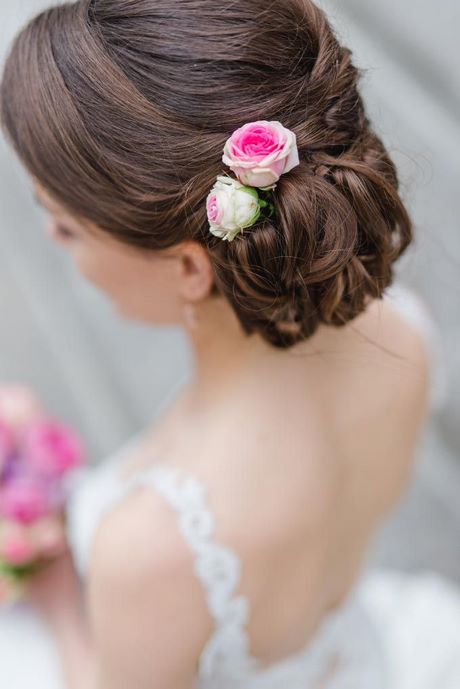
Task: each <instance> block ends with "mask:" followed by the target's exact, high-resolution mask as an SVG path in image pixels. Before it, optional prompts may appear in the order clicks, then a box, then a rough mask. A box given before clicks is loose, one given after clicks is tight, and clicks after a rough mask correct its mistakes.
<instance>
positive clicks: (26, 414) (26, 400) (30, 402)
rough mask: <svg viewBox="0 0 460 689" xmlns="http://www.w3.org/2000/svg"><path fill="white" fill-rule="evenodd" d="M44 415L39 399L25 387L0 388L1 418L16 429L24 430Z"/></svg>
mask: <svg viewBox="0 0 460 689" xmlns="http://www.w3.org/2000/svg"><path fill="white" fill-rule="evenodd" d="M41 413H42V407H41V405H40V402H39V400H38V398H37V397H36V396H35V395H34V393H33V392H32V391H31V390H29V388H27V387H25V386H23V385H3V386H1V387H0V417H1V418H2V419H3V420H4V421H5V422H6V423H7V424H9V425H10V426H12V427H13V428H14V429H16V430H17V429H22V428H23V427H24V426H26V425H27V424H28V423H30V422H31V421H34V420H35V419H36V418H37V417H38V416H40V414H41Z"/></svg>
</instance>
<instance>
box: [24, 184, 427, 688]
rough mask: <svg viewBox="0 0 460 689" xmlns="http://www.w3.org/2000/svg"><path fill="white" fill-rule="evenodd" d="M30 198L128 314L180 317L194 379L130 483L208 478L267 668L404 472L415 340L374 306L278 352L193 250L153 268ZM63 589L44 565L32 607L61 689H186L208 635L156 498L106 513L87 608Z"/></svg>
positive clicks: (165, 257)
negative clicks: (64, 677)
mask: <svg viewBox="0 0 460 689" xmlns="http://www.w3.org/2000/svg"><path fill="white" fill-rule="evenodd" d="M35 191H36V194H37V196H38V197H39V199H40V202H41V203H42V204H43V205H44V206H45V207H46V208H47V209H48V211H49V214H50V223H49V227H48V230H49V236H50V238H51V239H52V240H53V241H57V242H59V243H60V244H61V245H62V246H63V248H64V249H65V250H67V251H68V252H69V253H70V255H71V257H72V259H73V260H74V262H75V265H76V266H77V268H78V269H79V270H80V272H81V273H82V275H83V276H84V277H85V278H86V279H88V280H90V281H91V282H92V283H93V284H95V285H96V286H97V287H98V288H99V289H100V290H102V291H103V292H104V293H105V294H106V295H107V296H108V297H109V299H110V300H111V301H112V303H113V305H114V307H115V308H116V310H117V311H118V312H119V314H120V315H121V316H122V317H124V318H130V319H136V320H140V321H143V322H146V323H152V324H153V323H154V324H156V325H158V324H171V323H176V324H180V325H181V326H182V327H183V328H184V329H185V331H186V332H187V335H188V337H189V340H190V344H191V347H192V351H193V354H194V358H195V369H194V375H193V377H192V379H191V381H190V383H189V384H188V385H187V387H186V388H184V389H183V390H182V391H181V392H180V394H179V395H178V396H177V398H176V399H175V400H174V401H173V403H172V404H171V405H170V406H169V407H168V409H167V410H165V412H164V413H163V414H162V417H161V418H160V419H159V420H158V421H157V422H156V424H155V426H154V427H152V428H149V429H146V433H145V435H144V437H143V439H142V440H141V441H140V443H139V445H138V446H137V447H136V448H134V449H133V450H132V451H130V452H129V453H128V454H127V455H126V457H125V461H124V464H123V468H122V473H123V477H126V478H127V477H128V476H129V475H131V474H132V473H133V472H135V471H137V470H139V469H140V468H146V467H148V466H151V465H152V464H153V463H154V462H155V461H158V460H161V462H162V463H171V464H172V465H174V466H180V467H183V468H184V469H185V470H187V471H191V472H192V473H194V474H195V475H196V476H198V477H200V478H202V479H203V480H204V481H205V482H206V483H207V485H208V488H209V495H210V504H211V505H212V508H213V510H214V514H215V518H216V524H217V539H218V540H219V541H220V542H222V543H226V544H228V545H230V547H232V548H234V549H235V551H236V552H237V553H238V554H239V555H240V557H241V559H242V562H243V564H244V568H243V572H244V573H243V580H242V584H241V593H243V594H245V595H248V596H249V599H250V602H251V606H252V607H251V610H252V615H251V619H250V622H249V626H248V631H249V635H250V639H251V651H252V653H253V655H255V656H256V657H258V658H259V659H260V660H261V661H262V662H263V664H265V665H269V664H271V663H273V662H276V661H279V660H281V658H284V657H286V656H288V655H289V654H292V653H295V652H296V651H298V650H299V649H300V648H302V647H303V646H305V644H306V643H307V642H308V640H309V639H310V638H311V637H312V636H313V635H314V633H315V631H316V629H317V626H318V624H319V623H320V621H321V620H322V619H323V618H324V616H325V615H326V614H327V613H328V612H329V611H331V610H333V609H334V608H335V607H336V606H338V605H340V603H341V602H342V601H343V600H344V599H345V598H346V596H347V594H348V593H349V591H350V589H351V588H352V586H353V584H354V583H355V582H356V579H357V577H358V576H359V573H360V571H361V567H362V564H363V561H364V559H365V556H366V554H367V549H368V546H369V544H370V543H371V542H372V538H373V536H374V534H375V531H376V529H378V527H379V526H380V524H381V523H382V521H383V520H384V518H385V516H386V515H387V514H388V512H389V511H391V510H392V508H393V507H394V506H395V504H396V503H397V502H398V501H399V499H400V497H401V495H402V494H403V492H404V489H405V487H406V485H407V482H408V480H409V478H410V475H411V469H412V464H413V460H414V457H415V454H416V449H417V446H418V442H419V437H420V432H421V430H422V428H423V425H424V422H425V419H426V415H427V409H428V387H429V364H428V357H427V350H426V347H425V343H424V342H423V340H422V338H421V335H420V334H419V333H418V332H417V331H416V330H415V329H414V328H413V327H412V326H410V325H409V324H408V323H407V322H406V321H405V320H403V319H402V317H401V316H400V314H399V313H398V311H397V310H396V309H395V307H394V306H392V305H391V303H390V302H389V301H388V300H387V299H384V300H381V301H373V302H372V303H370V304H369V306H368V308H367V310H366V312H365V313H364V314H362V315H361V316H359V317H358V318H357V319H355V320H354V321H353V323H350V324H348V325H347V326H345V327H344V328H340V329H339V328H331V327H326V326H322V327H320V328H319V330H318V331H317V332H316V333H315V335H314V336H313V337H312V338H310V339H309V340H308V341H307V342H303V343H301V344H299V345H297V346H296V347H294V348H293V349H291V350H289V351H287V350H286V351H281V350H276V349H275V348H273V347H271V346H270V345H269V344H268V343H266V342H264V340H263V339H262V338H261V337H260V336H258V335H254V336H251V337H247V336H246V335H245V334H244V333H243V331H242V329H241V327H240V325H239V322H238V320H237V318H236V316H235V314H234V312H233V311H232V309H231V307H230V306H229V305H228V303H227V302H226V301H225V300H223V299H221V298H217V299H216V298H210V297H209V293H210V290H211V287H212V280H213V273H212V266H211V263H210V260H209V257H208V255H207V253H206V250H205V249H204V248H203V247H201V246H200V245H198V244H197V243H195V242H183V243H181V244H180V245H178V246H175V247H173V248H172V249H169V250H168V251H166V252H163V253H162V255H155V256H152V255H149V256H148V257H147V255H143V254H140V253H139V252H136V251H131V250H130V248H129V247H127V246H125V245H122V244H119V243H118V242H116V241H114V240H113V239H111V238H110V237H109V236H108V235H107V234H106V233H103V232H101V231H99V230H98V228H96V227H93V226H88V225H86V224H85V223H84V222H82V221H81V220H79V219H77V218H73V217H72V216H70V215H69V214H68V213H67V212H66V211H65V209H64V208H62V207H61V206H60V205H59V204H58V203H57V202H55V201H54V200H53V199H51V197H50V196H49V195H47V194H46V191H45V190H44V189H43V188H41V187H40V186H39V185H38V184H37V183H35ZM59 224H62V225H64V226H65V227H67V228H68V230H69V231H70V232H71V233H72V234H71V236H63V235H62V234H60V233H59V230H58V225H59ZM152 295H155V298H152ZM191 310H192V311H193V313H194V318H190V311H191ZM284 410H288V412H287V413H285V411H284ZM67 564H68V563H67ZM65 569H66V568H65V567H64V570H65ZM57 579H58V580H59V581H61V585H57V582H56V577H54V580H53V572H52V571H50V573H49V575H48V581H47V580H46V576H45V577H44V578H43V579H42V581H41V589H40V585H39V584H37V586H36V596H35V599H34V600H35V603H36V604H37V605H38V606H39V607H40V608H41V609H42V611H43V612H44V614H45V615H46V616H47V617H48V619H49V621H50V623H51V625H52V627H53V628H54V629H55V631H56V635H57V637H58V638H60V647H61V652H62V654H63V657H64V658H65V663H66V668H67V672H68V684H69V687H72V689H83V687H85V689H88V687H90V686H91V687H92V686H94V687H98V689H109V688H110V689H125V687H126V686H129V687H130V688H132V689H152V688H153V687H155V689H190V688H191V687H192V684H193V678H194V676H195V673H196V669H197V658H198V657H199V654H200V653H201V651H202V649H203V647H204V645H205V643H206V641H207V640H208V639H209V636H210V634H211V633H212V629H213V624H212V620H211V618H210V616H209V613H208V612H207V609H206V605H205V598H204V595H203V591H202V588H201V585H200V584H199V582H198V580H197V579H196V577H195V576H194V573H193V560H192V557H191V553H190V551H189V548H188V546H187V545H186V544H185V543H184V541H183V539H182V537H181V535H180V532H179V530H178V528H177V517H176V515H174V514H173V513H172V511H171V509H170V508H169V507H168V506H167V505H166V504H165V502H164V500H163V499H162V498H161V496H159V495H156V494H155V492H154V491H152V490H151V489H149V488H148V487H147V488H140V489H138V490H137V491H136V492H135V493H134V494H132V495H130V496H129V497H127V498H126V499H125V500H124V501H123V502H122V503H121V504H119V505H117V506H116V507H115V508H114V509H113V510H112V511H111V512H110V513H109V515H107V516H106V517H105V518H104V520H103V522H102V524H101V525H100V528H99V529H98V533H97V535H96V539H95V542H94V543H93V549H92V555H91V562H90V569H89V573H88V586H87V589H86V591H85V598H84V600H82V599H80V593H79V592H78V591H79V584H78V581H77V577H76V575H75V573H74V572H73V571H72V567H71V566H68V567H67V574H66V575H65V576H62V571H61V575H60V577H59V576H58V577H57ZM62 580H64V581H65V582H66V583H65V584H62ZM173 580H174V583H172V582H173ZM50 582H51V583H50ZM69 582H70V583H69ZM60 586H61V588H62V589H63V590H62V591H61V590H60ZM50 590H52V591H53V593H52V594H51V595H50V594H49V591H50ZM76 592H77V593H76ZM30 595H31V597H32V599H33V598H34V591H33V588H32V590H31V594H30ZM76 611H77V612H76ZM157 630H161V633H158V631H157ZM82 662H83V663H84V667H86V668H88V674H87V676H86V678H85V679H83V680H82V679H79V678H78V673H77V672H76V670H75V667H76V666H81V663H82ZM74 670H75V671H74Z"/></svg>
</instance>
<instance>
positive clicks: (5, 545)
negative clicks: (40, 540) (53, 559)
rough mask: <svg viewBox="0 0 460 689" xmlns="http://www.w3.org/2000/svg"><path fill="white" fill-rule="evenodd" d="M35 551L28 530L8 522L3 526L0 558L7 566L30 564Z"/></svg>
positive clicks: (0, 539)
mask: <svg viewBox="0 0 460 689" xmlns="http://www.w3.org/2000/svg"><path fill="white" fill-rule="evenodd" d="M36 555H37V549H36V547H35V545H34V543H33V542H32V540H31V538H30V534H29V532H28V529H27V528H26V527H25V526H22V525H21V524H16V523H14V522H9V523H8V524H6V525H4V526H3V529H2V534H1V538H0V556H1V557H2V558H3V560H5V562H7V563H8V564H9V565H13V566H15V565H16V566H18V565H25V564H28V563H29V562H32V561H33V560H34V559H35V557H36Z"/></svg>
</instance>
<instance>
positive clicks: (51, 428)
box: [23, 419, 84, 477]
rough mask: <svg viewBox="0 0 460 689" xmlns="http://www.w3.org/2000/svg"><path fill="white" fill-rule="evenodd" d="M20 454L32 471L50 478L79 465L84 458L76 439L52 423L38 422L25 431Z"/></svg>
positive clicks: (49, 420) (70, 433) (74, 435)
mask: <svg viewBox="0 0 460 689" xmlns="http://www.w3.org/2000/svg"><path fill="white" fill-rule="evenodd" d="M23 450H24V455H25V458H26V461H27V462H28V463H29V464H30V465H31V466H32V467H34V468H35V469H37V470H38V471H39V472H41V473H44V474H48V475H51V476H54V477H59V476H62V475H63V474H65V473H66V472H67V471H69V470H70V469H73V468H74V467H76V466H78V465H79V464H81V463H82V461H83V456H84V453H83V447H82V445H81V443H80V440H79V438H78V437H77V435H76V434H75V433H74V432H73V431H72V430H71V429H70V428H67V427H65V426H63V425H62V424H60V423H58V422H57V421H54V420H52V419H47V420H43V421H39V422H37V423H35V424H34V425H32V426H31V427H30V428H28V429H27V431H26V433H25V436H24V444H23Z"/></svg>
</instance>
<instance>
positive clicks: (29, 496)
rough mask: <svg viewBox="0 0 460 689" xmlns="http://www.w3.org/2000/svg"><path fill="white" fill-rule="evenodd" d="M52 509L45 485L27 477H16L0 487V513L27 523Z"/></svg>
mask: <svg viewBox="0 0 460 689" xmlns="http://www.w3.org/2000/svg"><path fill="white" fill-rule="evenodd" d="M51 509H52V504H51V499H50V495H49V492H48V490H47V487H46V486H45V485H43V484H41V483H38V482H37V481H36V480H35V481H34V480H32V479H31V478H28V477H25V476H23V477H21V478H16V479H15V480H14V481H11V482H10V483H7V484H6V485H4V486H3V487H2V488H1V489H0V513H1V514H3V516H5V517H8V518H9V519H12V520H15V521H18V522H22V523H23V524H29V523H30V522H33V521H35V520H36V519H39V518H40V517H42V516H44V515H45V514H49V512H50V511H51Z"/></svg>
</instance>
